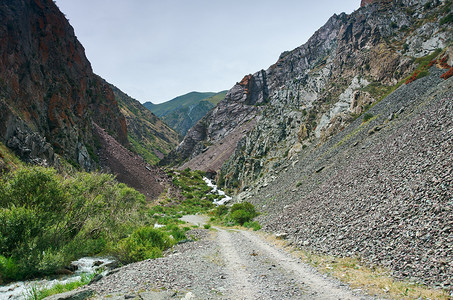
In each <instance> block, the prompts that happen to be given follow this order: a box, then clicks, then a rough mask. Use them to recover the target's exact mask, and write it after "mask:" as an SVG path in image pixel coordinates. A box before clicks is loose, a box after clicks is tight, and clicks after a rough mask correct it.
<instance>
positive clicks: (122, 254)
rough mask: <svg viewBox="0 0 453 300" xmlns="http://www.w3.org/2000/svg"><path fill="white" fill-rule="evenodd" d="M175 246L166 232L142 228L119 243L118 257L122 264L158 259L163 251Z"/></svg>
mask: <svg viewBox="0 0 453 300" xmlns="http://www.w3.org/2000/svg"><path fill="white" fill-rule="evenodd" d="M173 245H174V240H171V239H170V237H169V236H168V235H166V234H165V233H164V232H162V231H159V230H157V229H154V228H151V227H142V228H140V229H138V230H136V231H134V233H132V235H131V236H129V237H127V238H125V239H123V240H121V241H120V242H119V244H118V246H117V248H116V256H117V258H118V259H119V260H120V261H121V262H122V263H131V262H135V261H140V260H145V259H150V258H157V257H160V256H162V250H165V249H167V248H169V247H171V246H173Z"/></svg>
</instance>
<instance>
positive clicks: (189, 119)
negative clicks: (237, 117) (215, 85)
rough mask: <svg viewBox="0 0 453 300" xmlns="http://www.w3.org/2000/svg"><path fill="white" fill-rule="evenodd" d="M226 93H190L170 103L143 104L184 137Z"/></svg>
mask: <svg viewBox="0 0 453 300" xmlns="http://www.w3.org/2000/svg"><path fill="white" fill-rule="evenodd" d="M226 93H227V91H222V92H219V93H209V92H208V93H200V92H191V93H188V94H185V95H182V96H179V97H176V98H174V99H172V100H170V101H167V102H164V103H160V104H153V103H151V102H146V103H145V104H143V106H145V107H146V108H147V109H149V110H150V111H151V112H153V113H154V114H155V115H156V116H158V117H159V118H161V119H162V120H163V121H164V122H165V123H166V124H167V125H169V126H170V127H171V128H173V129H174V130H176V131H177V132H178V133H179V134H181V135H182V136H184V135H185V134H186V133H187V131H188V130H189V129H190V128H191V127H192V126H193V125H195V123H197V122H198V121H199V120H200V119H201V118H203V117H204V116H205V115H206V114H207V113H208V111H210V110H211V109H212V108H213V107H214V106H216V105H217V104H218V103H219V102H220V101H222V100H223V99H224V98H225V95H226Z"/></svg>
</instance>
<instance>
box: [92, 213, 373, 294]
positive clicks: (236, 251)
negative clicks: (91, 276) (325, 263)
mask: <svg viewBox="0 0 453 300" xmlns="http://www.w3.org/2000/svg"><path fill="white" fill-rule="evenodd" d="M193 217H195V219H194V218H193ZM189 221H191V222H196V223H203V221H202V220H199V218H198V217H197V216H192V217H190V216H189ZM187 235H188V236H191V235H192V237H197V238H198V239H199V240H198V241H196V242H189V243H185V244H181V245H178V246H176V247H175V248H173V249H172V250H171V252H169V253H168V256H167V257H163V258H159V259H155V260H146V261H142V262H138V263H134V264H130V265H127V266H125V267H122V268H120V269H118V270H116V271H114V272H113V273H111V274H110V275H108V276H107V277H104V278H102V279H101V280H100V281H98V282H96V283H94V284H92V285H90V286H89V287H88V289H90V290H92V291H94V292H95V297H94V298H95V299H107V298H108V299H173V298H174V299H181V298H184V299H235V300H236V299H373V298H372V297H369V296H364V295H361V294H360V293H359V292H358V291H351V290H350V289H349V288H348V287H346V286H344V285H342V284H340V283H339V282H337V281H334V280H332V279H328V278H325V277H323V276H321V275H320V274H318V273H317V272H316V271H314V270H313V269H312V268H310V267H308V266H306V265H304V264H303V263H301V262H300V261H299V260H298V259H296V258H294V257H292V256H291V255H290V254H288V253H286V252H285V251H283V250H279V249H277V248H275V247H274V246H272V245H270V244H269V243H268V242H266V241H264V240H263V239H262V238H261V237H260V236H258V235H257V234H255V233H253V232H249V231H241V230H234V231H231V230H223V229H220V228H216V231H208V230H201V229H195V230H192V231H189V232H188V233H187Z"/></svg>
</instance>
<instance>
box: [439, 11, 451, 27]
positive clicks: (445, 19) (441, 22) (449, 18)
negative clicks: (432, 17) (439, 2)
mask: <svg viewBox="0 0 453 300" xmlns="http://www.w3.org/2000/svg"><path fill="white" fill-rule="evenodd" d="M451 22H453V14H451V13H450V14H449V15H447V16H445V17H443V18H442V19H440V21H439V25H440V26H442V25H444V24H447V23H451Z"/></svg>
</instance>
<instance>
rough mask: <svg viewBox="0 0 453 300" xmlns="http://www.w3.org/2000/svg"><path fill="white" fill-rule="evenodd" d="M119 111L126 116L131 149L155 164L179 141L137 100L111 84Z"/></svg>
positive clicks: (177, 136)
mask: <svg viewBox="0 0 453 300" xmlns="http://www.w3.org/2000/svg"><path fill="white" fill-rule="evenodd" d="M111 88H112V90H113V94H114V95H115V99H116V101H117V102H118V105H119V107H120V110H121V113H122V114H123V115H124V116H125V118H126V125H127V130H128V131H127V134H128V140H129V143H130V145H131V149H132V150H133V151H134V152H136V153H138V154H140V156H142V157H143V158H144V159H145V160H146V161H147V162H149V163H151V164H156V163H157V162H159V160H161V159H162V158H163V157H164V155H166V154H168V153H169V152H170V151H171V150H172V149H174V148H175V147H176V146H177V145H178V143H179V135H178V133H176V132H175V131H174V130H173V129H172V128H170V127H169V126H168V125H166V124H165V123H164V122H162V120H160V119H159V118H158V117H156V115H154V114H153V113H152V112H150V111H149V110H147V109H144V107H143V105H141V104H140V102H138V101H137V100H135V99H133V98H131V97H129V96H128V95H127V94H125V93H123V92H122V91H121V90H119V89H118V88H117V87H115V86H113V85H111Z"/></svg>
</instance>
